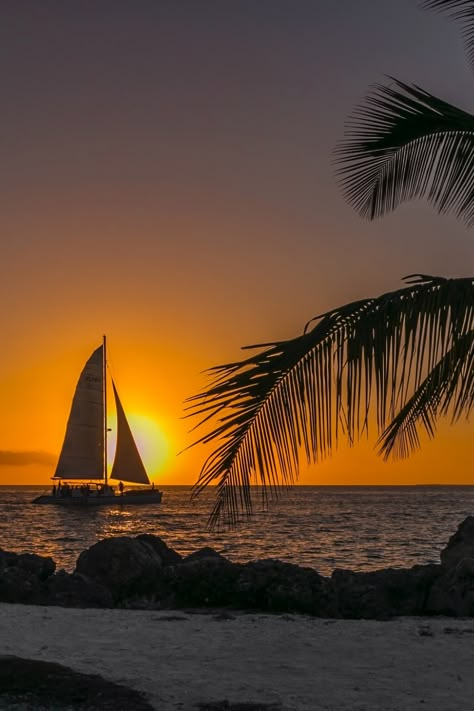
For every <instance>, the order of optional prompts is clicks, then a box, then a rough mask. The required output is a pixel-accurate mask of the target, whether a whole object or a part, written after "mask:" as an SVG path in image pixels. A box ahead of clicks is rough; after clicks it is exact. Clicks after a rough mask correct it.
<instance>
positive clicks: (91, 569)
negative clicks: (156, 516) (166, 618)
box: [74, 536, 163, 603]
mask: <svg viewBox="0 0 474 711" xmlns="http://www.w3.org/2000/svg"><path fill="white" fill-rule="evenodd" d="M162 570H163V560H162V558H161V555H160V554H159V553H158V551H157V548H156V547H155V546H154V545H153V544H152V543H151V542H150V541H149V540H147V539H144V538H143V537H138V538H130V537H129V536H120V537H117V538H106V539H104V540H102V541H99V542H98V543H95V544H94V545H93V546H91V547H90V548H88V549H87V550H85V551H83V552H82V553H81V554H80V556H79V558H78V559H77V563H76V569H75V571H74V572H75V573H79V574H81V575H84V576H86V577H87V578H90V579H91V580H94V581H96V582H97V583H100V584H101V585H103V586H105V587H106V588H107V589H108V590H109V591H110V592H111V594H112V597H113V600H114V602H115V603H120V602H122V601H124V600H126V599H127V598H129V597H136V596H142V595H148V594H150V593H153V592H154V590H155V587H156V586H157V584H158V582H159V580H160V578H161V574H162Z"/></svg>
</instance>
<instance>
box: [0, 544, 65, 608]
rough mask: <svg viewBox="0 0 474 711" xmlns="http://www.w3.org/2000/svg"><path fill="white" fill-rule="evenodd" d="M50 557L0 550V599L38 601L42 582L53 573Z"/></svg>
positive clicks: (25, 601) (24, 601)
mask: <svg viewBox="0 0 474 711" xmlns="http://www.w3.org/2000/svg"><path fill="white" fill-rule="evenodd" d="M55 568H56V563H55V562H54V560H53V559H52V558H49V557H43V556H40V555H34V554H33V553H9V552H7V551H3V550H0V601H1V602H23V603H33V604H35V603H38V602H40V598H41V590H42V586H43V582H44V581H45V580H47V578H49V577H50V576H51V575H53V573H54V571H55Z"/></svg>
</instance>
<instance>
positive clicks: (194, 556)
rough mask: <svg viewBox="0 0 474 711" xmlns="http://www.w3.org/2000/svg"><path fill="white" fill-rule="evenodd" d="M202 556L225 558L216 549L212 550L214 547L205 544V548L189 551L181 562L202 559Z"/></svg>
mask: <svg viewBox="0 0 474 711" xmlns="http://www.w3.org/2000/svg"><path fill="white" fill-rule="evenodd" d="M203 558H214V559H215V560H217V559H219V560H222V561H224V560H227V558H225V557H224V556H223V555H222V554H221V553H218V552H217V551H215V550H214V548H211V547H210V546H206V547H205V548H200V549H199V550H197V551H194V553H190V554H189V555H187V556H186V557H185V558H183V563H190V562H191V561H193V560H202V559H203Z"/></svg>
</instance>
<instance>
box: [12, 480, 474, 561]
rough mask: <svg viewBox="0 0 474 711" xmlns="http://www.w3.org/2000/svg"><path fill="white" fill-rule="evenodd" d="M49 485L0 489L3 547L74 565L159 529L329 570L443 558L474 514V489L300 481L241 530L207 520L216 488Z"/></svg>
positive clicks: (235, 555)
mask: <svg viewBox="0 0 474 711" xmlns="http://www.w3.org/2000/svg"><path fill="white" fill-rule="evenodd" d="M44 491H45V487H12V486H10V487H8V486H3V487H0V548H3V549H4V550H9V551H15V552H25V551H26V552H31V553H38V554H40V555H50V556H52V557H53V558H54V560H55V561H56V563H57V567H58V569H59V568H65V569H66V570H69V571H72V570H73V569H74V566H75V562H76V559H77V557H78V555H79V553H80V552H81V551H82V550H84V549H86V548H88V547H89V546H91V545H93V544H94V543H95V542H97V541H98V540H100V539H102V538H108V537H110V536H121V535H130V536H136V535H138V534H139V533H153V534H155V535H157V536H160V537H161V538H163V539H164V540H165V541H166V543H167V544H168V545H169V546H171V547H172V548H174V549H175V550H177V551H178V552H179V553H181V554H182V555H186V554H188V553H191V552H192V551H195V550H197V549H198V548H202V547H203V546H212V547H213V548H215V549H216V550H218V551H219V552H220V553H222V554H223V555H225V556H226V557H227V558H229V559H230V560H233V561H236V562H237V561H240V562H246V561H248V560H254V559H257V558H279V559H280V560H284V561H288V562H291V563H296V564H298V565H304V566H310V567H312V568H315V569H316V570H318V571H319V572H320V573H321V574H323V575H329V574H330V573H331V572H332V571H333V570H334V569H335V568H350V569H352V570H375V569H378V568H386V567H389V566H392V567H409V566H411V565H415V564H416V563H420V564H425V563H433V562H434V563H438V562H439V553H440V551H441V550H442V548H443V547H444V546H445V545H446V543H447V541H448V539H449V537H450V536H451V535H452V534H453V533H454V532H455V530H456V528H457V526H458V525H459V523H461V521H462V520H463V519H464V518H465V517H466V516H468V515H470V514H474V487H461V486H452V487H448V486H434V487H295V488H294V489H292V490H291V491H290V492H289V493H287V494H284V495H283V496H282V498H281V499H280V500H279V501H278V502H277V503H274V504H271V505H270V506H269V510H268V512H267V513H263V512H259V511H256V513H255V515H254V517H253V518H252V519H251V520H250V521H247V522H244V523H243V524H242V525H241V526H240V527H239V528H237V529H236V530H233V531H225V532H220V533H210V532H209V531H208V530H207V528H206V523H207V518H208V515H209V512H210V510H211V506H212V502H213V497H214V493H213V491H212V490H211V489H209V490H208V491H206V492H204V494H203V495H202V496H200V497H199V498H198V499H197V500H195V501H191V499H190V493H191V489H190V487H184V486H166V487H163V492H164V496H163V502H162V504H161V505H159V506H136V507H129V508H126V507H120V506H113V507H104V508H94V509H76V508H74V509H71V508H62V507H55V506H37V505H34V504H32V503H31V501H32V499H33V498H34V497H35V496H37V495H38V494H40V493H43V492H44Z"/></svg>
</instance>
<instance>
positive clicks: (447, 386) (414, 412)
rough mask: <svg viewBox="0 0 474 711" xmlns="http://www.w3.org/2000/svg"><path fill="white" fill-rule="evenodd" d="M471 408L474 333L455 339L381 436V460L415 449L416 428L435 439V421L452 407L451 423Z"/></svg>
mask: <svg viewBox="0 0 474 711" xmlns="http://www.w3.org/2000/svg"><path fill="white" fill-rule="evenodd" d="M473 405H474V331H469V332H468V333H466V334H465V335H464V336H462V337H460V338H458V339H457V340H456V341H455V343H454V346H453V347H452V348H451V349H450V350H449V351H448V352H447V353H446V354H445V355H444V356H443V357H442V358H441V359H440V361H439V362H438V363H437V364H436V366H435V367H434V368H433V369H432V370H431V372H430V373H429V374H428V376H427V377H426V379H425V380H424V381H423V383H422V384H421V385H420V387H419V388H418V389H417V390H416V392H415V393H414V394H413V396H412V397H411V398H410V399H409V400H408V401H407V403H406V404H405V405H404V406H403V407H402V409H401V410H400V412H399V413H398V415H397V416H396V417H395V418H394V419H393V421H392V422H391V423H390V425H389V426H388V427H387V428H386V430H385V431H384V432H383V433H382V435H381V437H380V439H379V441H378V444H379V445H380V453H381V454H383V456H384V459H388V458H389V456H390V455H393V456H394V457H395V458H405V457H408V456H409V454H410V453H411V452H413V451H414V450H416V449H418V448H419V446H420V439H419V435H418V428H419V427H420V426H422V427H423V428H424V430H425V432H426V433H427V434H428V436H429V437H434V435H435V431H436V421H437V419H438V417H439V416H440V415H446V414H447V412H448V411H449V409H450V407H451V406H452V409H453V421H455V420H457V419H459V417H460V416H461V415H462V414H463V413H464V414H465V415H466V417H467V416H469V413H470V412H471V410H472V407H473Z"/></svg>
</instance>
